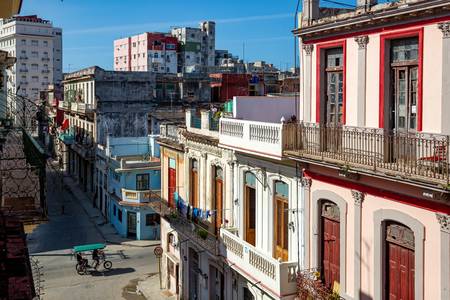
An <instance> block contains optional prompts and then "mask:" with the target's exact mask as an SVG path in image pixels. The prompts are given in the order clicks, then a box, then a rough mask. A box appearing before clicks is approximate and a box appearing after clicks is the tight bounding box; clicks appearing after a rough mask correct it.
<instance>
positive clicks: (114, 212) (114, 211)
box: [113, 204, 117, 216]
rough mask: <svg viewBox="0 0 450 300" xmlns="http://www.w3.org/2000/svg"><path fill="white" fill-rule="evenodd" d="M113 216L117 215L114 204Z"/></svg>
mask: <svg viewBox="0 0 450 300" xmlns="http://www.w3.org/2000/svg"><path fill="white" fill-rule="evenodd" d="M113 215H114V216H116V215H117V207H116V205H115V204H114V205H113Z"/></svg>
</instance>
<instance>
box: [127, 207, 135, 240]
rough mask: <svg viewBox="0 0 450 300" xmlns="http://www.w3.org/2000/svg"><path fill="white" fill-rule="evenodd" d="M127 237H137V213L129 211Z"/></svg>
mask: <svg viewBox="0 0 450 300" xmlns="http://www.w3.org/2000/svg"><path fill="white" fill-rule="evenodd" d="M127 237H132V238H135V237H136V213H135V212H131V211H129V212H127Z"/></svg>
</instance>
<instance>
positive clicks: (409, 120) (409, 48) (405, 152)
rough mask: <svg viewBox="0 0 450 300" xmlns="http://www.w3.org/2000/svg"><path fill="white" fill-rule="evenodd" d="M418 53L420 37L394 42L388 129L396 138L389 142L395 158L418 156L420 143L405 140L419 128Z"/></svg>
mask: <svg viewBox="0 0 450 300" xmlns="http://www.w3.org/2000/svg"><path fill="white" fill-rule="evenodd" d="M418 53H419V46H418V38H406V39H399V40H393V41H391V59H390V62H391V90H392V96H391V100H390V105H389V108H390V116H389V128H388V129H389V131H390V132H393V133H394V135H393V136H394V137H395V138H394V139H393V140H392V141H388V143H389V144H390V146H388V147H389V148H388V149H389V152H388V153H390V155H391V157H390V159H391V160H393V159H411V158H412V159H415V153H416V145H415V144H414V143H410V142H409V143H408V142H407V141H406V140H405V139H406V137H407V136H408V135H409V134H414V133H415V132H416V130H417V104H418V103H417V99H418V73H419V62H418ZM392 155H393V157H392ZM411 155H412V156H413V157H411Z"/></svg>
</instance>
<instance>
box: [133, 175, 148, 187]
mask: <svg viewBox="0 0 450 300" xmlns="http://www.w3.org/2000/svg"><path fill="white" fill-rule="evenodd" d="M149 186H150V180H149V175H148V174H137V175H136V190H138V191H145V190H148V189H149Z"/></svg>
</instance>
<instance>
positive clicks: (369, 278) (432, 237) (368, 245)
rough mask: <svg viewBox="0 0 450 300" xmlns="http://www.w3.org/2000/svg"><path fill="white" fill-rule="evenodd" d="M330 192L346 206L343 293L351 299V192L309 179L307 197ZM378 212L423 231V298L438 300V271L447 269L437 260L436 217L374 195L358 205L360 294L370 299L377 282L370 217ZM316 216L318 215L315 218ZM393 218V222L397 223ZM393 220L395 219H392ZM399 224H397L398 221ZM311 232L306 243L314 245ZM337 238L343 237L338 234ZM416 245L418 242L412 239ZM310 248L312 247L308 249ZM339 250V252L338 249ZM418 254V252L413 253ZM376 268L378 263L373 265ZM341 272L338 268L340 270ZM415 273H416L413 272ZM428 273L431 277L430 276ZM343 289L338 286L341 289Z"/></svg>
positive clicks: (372, 297)
mask: <svg viewBox="0 0 450 300" xmlns="http://www.w3.org/2000/svg"><path fill="white" fill-rule="evenodd" d="M323 190H325V191H331V192H332V193H334V194H336V195H337V197H340V198H342V199H344V200H345V201H346V203H347V213H346V222H347V226H346V231H345V236H346V253H345V259H346V264H345V268H346V270H345V272H346V275H345V277H346V286H345V294H346V295H348V296H350V297H352V298H354V296H355V285H354V282H355V278H354V276H355V273H354V269H355V254H354V253H355V240H354V238H353V237H354V230H355V229H354V228H355V226H356V224H355V221H354V220H355V215H354V214H355V204H354V198H353V197H352V194H351V190H350V189H348V188H344V187H339V186H336V185H332V184H328V183H324V182H322V181H319V180H315V179H314V180H313V181H312V185H311V194H313V193H315V192H317V191H323ZM327 200H330V201H336V200H335V199H327ZM378 210H393V211H396V212H398V213H399V215H400V214H405V215H407V216H409V217H411V218H413V219H415V220H417V221H418V222H420V223H421V224H422V225H423V226H424V228H425V241H424V251H423V253H424V256H423V262H424V269H423V274H425V276H424V282H423V285H424V298H423V299H440V296H441V295H440V291H441V284H440V280H441V278H440V277H441V275H440V274H441V272H440V268H448V266H444V265H443V262H442V261H441V255H440V249H442V248H441V241H440V233H441V231H440V225H439V223H438V221H437V219H436V214H435V213H434V212H433V211H430V210H425V209H420V208H418V207H414V206H411V205H406V204H403V203H400V202H397V201H393V200H390V199H388V198H380V197H377V196H374V195H370V194H367V195H365V199H364V201H363V203H362V214H361V295H362V296H364V295H365V296H367V297H369V298H370V299H375V298H374V297H375V291H374V282H375V281H376V280H377V279H376V278H374V274H376V272H375V266H374V260H375V255H380V254H379V253H378V254H377V253H376V251H375V249H374V245H375V240H374V227H375V226H377V225H376V224H375V222H374V214H375V212H376V211H378ZM314 217H315V215H314V214H313V212H311V220H310V226H311V228H313V223H314V220H313V218H314ZM317 217H318V216H317ZM399 220H400V218H399V219H397V220H396V221H399ZM394 221H395V220H394ZM399 222H400V221H399ZM314 234H315V233H314V232H311V234H310V237H309V241H310V245H311V246H312V245H313V242H314ZM340 237H341V239H342V238H343V237H344V235H343V233H342V232H341V235H340ZM415 242H416V243H420V241H419V240H417V237H416V241H415ZM310 249H312V248H310ZM341 251H342V250H341ZM310 254H311V259H312V260H311V261H312V262H314V261H315V260H314V256H315V255H316V254H315V253H310ZM416 255H418V253H416ZM377 266H378V267H379V264H377ZM341 272H342V268H341ZM416 274H418V270H417V269H416ZM431 274H432V276H431ZM342 288H343V287H341V289H342ZM366 299H367V298H366Z"/></svg>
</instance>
